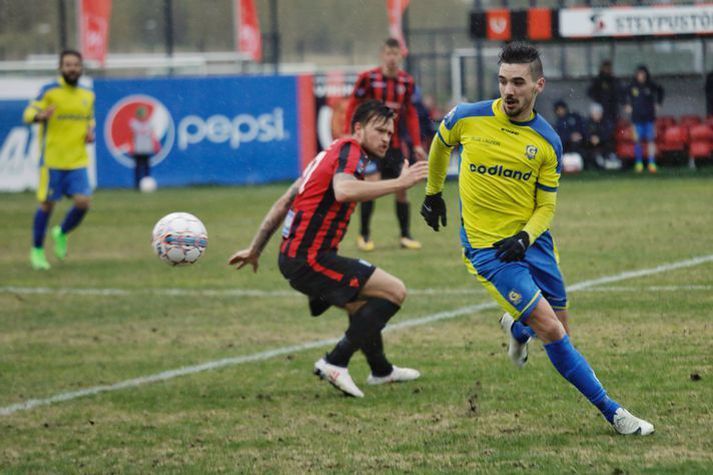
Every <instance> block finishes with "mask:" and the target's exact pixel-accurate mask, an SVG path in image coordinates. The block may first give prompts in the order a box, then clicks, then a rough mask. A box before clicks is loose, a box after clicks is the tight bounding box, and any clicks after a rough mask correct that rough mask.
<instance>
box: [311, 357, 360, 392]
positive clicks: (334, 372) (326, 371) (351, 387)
mask: <svg viewBox="0 0 713 475" xmlns="http://www.w3.org/2000/svg"><path fill="white" fill-rule="evenodd" d="M314 374H315V375H316V376H319V377H320V378H322V379H324V380H326V381H328V382H329V383H330V384H331V385H332V386H334V387H335V388H337V389H339V390H340V391H341V392H343V393H344V394H346V395H347V396H352V397H364V393H363V392H361V389H359V388H358V387H357V385H356V384H354V381H353V380H352V377H351V376H349V370H348V369H347V368H342V367H341V366H335V365H333V364H329V363H327V360H325V359H324V358H320V359H319V360H317V362H316V363H315V364H314Z"/></svg>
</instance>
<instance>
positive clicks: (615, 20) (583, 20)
mask: <svg viewBox="0 0 713 475" xmlns="http://www.w3.org/2000/svg"><path fill="white" fill-rule="evenodd" d="M711 33H713V5H691V6H675V7H674V6H656V7H655V8H647V7H621V8H601V9H597V8H568V9H563V10H560V11H559V34H560V36H561V37H563V38H600V37H604V38H606V37H629V36H669V35H702V34H711Z"/></svg>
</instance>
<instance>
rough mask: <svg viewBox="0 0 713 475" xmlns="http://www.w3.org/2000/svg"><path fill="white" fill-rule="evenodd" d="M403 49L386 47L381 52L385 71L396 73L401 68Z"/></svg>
mask: <svg viewBox="0 0 713 475" xmlns="http://www.w3.org/2000/svg"><path fill="white" fill-rule="evenodd" d="M401 58H402V54H401V48H391V47H389V46H384V47H383V48H382V50H381V65H382V66H383V67H384V69H385V70H387V71H390V72H394V71H396V70H397V69H399V66H401Z"/></svg>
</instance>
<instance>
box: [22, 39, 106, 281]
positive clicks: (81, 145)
mask: <svg viewBox="0 0 713 475" xmlns="http://www.w3.org/2000/svg"><path fill="white" fill-rule="evenodd" d="M59 72H60V77H59V78H58V79H57V81H55V82H52V83H50V84H47V85H45V86H44V87H43V88H42V89H41V90H40V93H39V94H38V96H37V98H36V99H35V100H33V101H31V102H30V104H29V105H28V106H27V108H26V109H25V112H24V114H23V120H24V122H25V123H28V124H29V123H33V122H37V123H39V124H40V135H39V144H40V181H39V185H38V187H37V199H38V201H39V202H40V205H39V207H38V208H37V211H36V212H35V219H34V222H33V245H32V250H31V252H30V264H31V265H32V268H33V269H38V270H47V269H49V268H50V264H49V262H47V257H46V256H45V251H44V240H45V234H46V233H47V224H48V222H49V218H50V215H51V214H52V209H53V208H54V204H55V202H57V201H59V200H60V199H62V196H69V197H71V198H72V200H73V202H74V205H73V206H72V208H71V209H70V210H69V211H68V212H67V215H66V217H65V218H64V221H63V222H62V224H61V226H55V227H54V228H52V238H53V239H54V251H55V255H56V256H57V257H58V258H59V259H64V258H65V257H66V256H67V234H68V233H69V232H70V231H72V230H73V229H74V228H76V227H77V226H78V225H79V223H80V222H81V221H82V218H84V215H85V214H86V212H87V210H88V209H89V205H90V203H91V194H92V190H91V187H90V186H89V175H88V172H87V167H88V165H89V157H88V156H87V150H86V144H87V143H88V142H93V141H94V93H93V92H92V91H91V90H89V89H86V88H84V87H82V86H80V85H79V78H80V77H81V75H82V55H81V54H80V53H79V52H77V51H73V50H65V51H63V52H62V53H61V54H60V57H59Z"/></svg>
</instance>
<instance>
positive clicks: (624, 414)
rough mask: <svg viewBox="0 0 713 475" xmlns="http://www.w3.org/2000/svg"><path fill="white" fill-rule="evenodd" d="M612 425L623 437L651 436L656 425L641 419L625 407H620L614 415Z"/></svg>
mask: <svg viewBox="0 0 713 475" xmlns="http://www.w3.org/2000/svg"><path fill="white" fill-rule="evenodd" d="M612 425H613V426H614V429H616V431H617V432H618V433H620V434H622V435H649V434H653V433H654V425H653V424H652V423H650V422H647V421H645V420H643V419H639V418H638V417H636V416H634V415H632V414H631V413H630V412H629V411H627V410H626V409H624V408H623V407H620V408H619V409H617V410H616V412H615V413H614V420H613V421H612Z"/></svg>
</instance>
